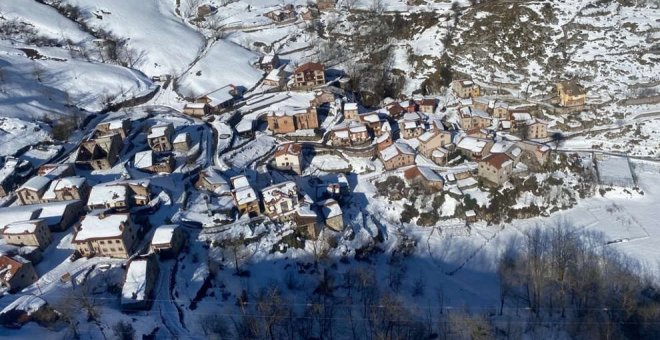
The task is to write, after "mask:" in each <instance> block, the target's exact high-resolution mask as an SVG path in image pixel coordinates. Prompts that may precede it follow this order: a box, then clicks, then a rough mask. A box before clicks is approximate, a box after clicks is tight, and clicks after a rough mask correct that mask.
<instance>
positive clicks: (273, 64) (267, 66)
mask: <svg viewBox="0 0 660 340" xmlns="http://www.w3.org/2000/svg"><path fill="white" fill-rule="evenodd" d="M278 67H280V57H279V56H278V55H277V54H276V53H275V52H274V51H270V52H269V53H268V54H266V55H264V56H263V57H261V58H260V59H259V68H260V69H262V70H263V71H264V72H271V71H272V70H275V69H277V68H278Z"/></svg>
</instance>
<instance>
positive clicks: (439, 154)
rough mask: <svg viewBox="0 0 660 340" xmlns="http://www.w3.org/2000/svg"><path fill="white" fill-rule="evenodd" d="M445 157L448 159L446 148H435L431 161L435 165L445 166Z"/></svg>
mask: <svg viewBox="0 0 660 340" xmlns="http://www.w3.org/2000/svg"><path fill="white" fill-rule="evenodd" d="M447 157H449V150H447V149H446V148H437V149H435V150H433V152H432V153H431V160H432V161H433V163H435V164H437V165H445V164H447V161H448V159H447Z"/></svg>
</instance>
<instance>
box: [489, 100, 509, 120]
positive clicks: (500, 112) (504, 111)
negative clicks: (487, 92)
mask: <svg viewBox="0 0 660 340" xmlns="http://www.w3.org/2000/svg"><path fill="white" fill-rule="evenodd" d="M492 110H493V118H499V119H505V120H509V119H511V116H510V115H509V104H507V103H505V102H502V101H496V102H495V103H494V104H493V108H492Z"/></svg>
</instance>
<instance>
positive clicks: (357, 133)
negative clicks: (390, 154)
mask: <svg viewBox="0 0 660 340" xmlns="http://www.w3.org/2000/svg"><path fill="white" fill-rule="evenodd" d="M370 139H371V137H370V136H369V131H368V129H367V125H366V124H363V123H358V122H355V121H349V122H342V123H341V124H337V125H336V126H335V127H334V128H332V132H331V135H330V140H331V141H332V145H336V146H349V145H358V144H363V143H365V142H368V141H369V140H370Z"/></svg>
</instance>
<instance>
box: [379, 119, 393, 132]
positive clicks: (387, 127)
mask: <svg viewBox="0 0 660 340" xmlns="http://www.w3.org/2000/svg"><path fill="white" fill-rule="evenodd" d="M380 131H383V132H385V131H392V125H390V122H389V121H387V120H386V121H384V122H383V125H381V127H380Z"/></svg>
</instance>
